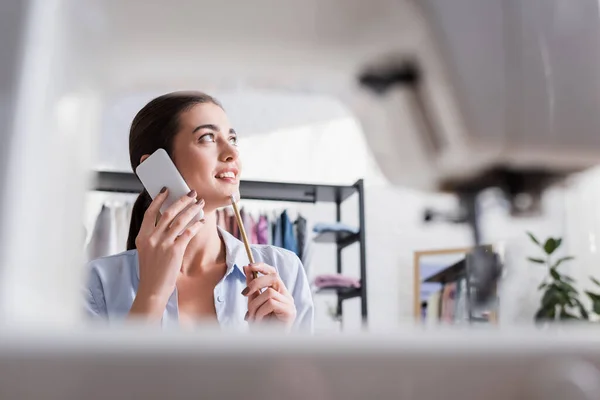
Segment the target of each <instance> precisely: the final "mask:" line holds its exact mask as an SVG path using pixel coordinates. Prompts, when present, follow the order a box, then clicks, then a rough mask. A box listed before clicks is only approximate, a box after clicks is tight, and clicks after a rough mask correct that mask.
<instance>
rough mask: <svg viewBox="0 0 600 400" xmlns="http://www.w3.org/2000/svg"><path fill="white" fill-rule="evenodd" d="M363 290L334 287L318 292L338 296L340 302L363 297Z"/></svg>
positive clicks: (318, 291) (318, 292)
mask: <svg viewBox="0 0 600 400" xmlns="http://www.w3.org/2000/svg"><path fill="white" fill-rule="evenodd" d="M361 293H362V292H361V289H360V288H354V287H350V288H346V287H343V288H336V287H332V288H322V289H319V290H317V294H337V295H338V298H339V299H340V300H348V299H353V298H355V297H360V296H361Z"/></svg>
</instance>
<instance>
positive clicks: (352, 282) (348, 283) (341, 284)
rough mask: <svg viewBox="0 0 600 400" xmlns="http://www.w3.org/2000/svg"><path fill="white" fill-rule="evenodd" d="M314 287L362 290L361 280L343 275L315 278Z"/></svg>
mask: <svg viewBox="0 0 600 400" xmlns="http://www.w3.org/2000/svg"><path fill="white" fill-rule="evenodd" d="M314 285H315V286H316V287H317V288H319V289H323V288H356V289H358V288H360V279H356V278H351V277H349V276H344V275H341V274H324V275H318V276H317V277H316V278H315V281H314Z"/></svg>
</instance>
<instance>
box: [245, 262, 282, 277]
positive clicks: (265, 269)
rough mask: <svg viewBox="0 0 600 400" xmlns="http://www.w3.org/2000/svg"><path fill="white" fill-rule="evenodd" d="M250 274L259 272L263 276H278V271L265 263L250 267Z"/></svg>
mask: <svg viewBox="0 0 600 400" xmlns="http://www.w3.org/2000/svg"><path fill="white" fill-rule="evenodd" d="M248 269H249V270H250V272H258V273H260V274H263V275H271V274H277V270H276V269H275V268H274V267H271V266H270V265H267V264H265V263H255V264H250V265H248Z"/></svg>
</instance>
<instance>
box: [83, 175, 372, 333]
mask: <svg viewBox="0 0 600 400" xmlns="http://www.w3.org/2000/svg"><path fill="white" fill-rule="evenodd" d="M92 189H93V190H97V191H105V192H120V193H140V192H141V191H142V190H143V186H142V184H141V183H140V181H139V180H138V178H137V177H136V176H135V175H134V174H132V173H127V172H111V171H100V172H96V175H95V182H94V184H93V188H92ZM240 194H241V197H242V198H244V199H251V200H266V201H290V202H300V203H319V202H325V203H335V205H336V222H341V219H342V215H341V214H342V213H341V207H342V203H343V202H344V201H346V200H347V199H348V198H350V197H351V196H352V195H354V194H356V195H358V214H359V226H358V229H359V231H358V233H347V232H324V233H322V234H320V235H318V236H317V237H316V238H315V242H317V243H335V244H336V250H337V265H336V272H337V273H339V274H341V273H342V272H343V265H342V252H343V250H344V249H345V248H347V247H348V246H350V245H352V244H356V243H357V244H358V245H359V250H360V279H361V287H360V288H359V289H354V288H341V289H323V290H319V291H318V292H317V294H319V293H332V292H333V293H335V294H336V295H337V313H338V316H339V317H341V316H342V304H343V302H344V300H348V299H352V298H356V297H360V299H361V303H360V305H361V307H360V308H361V318H362V320H363V324H366V323H367V265H366V263H367V262H366V260H367V258H366V241H365V238H366V237H365V198H364V197H365V196H364V185H363V181H362V179H361V180H359V181H357V182H356V183H355V184H354V185H351V186H338V185H320V184H305V183H288V182H262V181H241V182H240Z"/></svg>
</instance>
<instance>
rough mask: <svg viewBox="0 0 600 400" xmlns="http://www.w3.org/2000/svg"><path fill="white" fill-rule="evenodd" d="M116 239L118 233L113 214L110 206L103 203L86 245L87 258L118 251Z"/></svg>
mask: <svg viewBox="0 0 600 400" xmlns="http://www.w3.org/2000/svg"><path fill="white" fill-rule="evenodd" d="M117 240H118V235H117V228H116V223H115V218H114V214H113V212H112V210H111V208H110V207H108V206H107V205H105V204H103V205H102V209H101V210H100V213H99V214H98V217H97V218H96V224H95V225H94V230H93V232H92V237H91V239H90V242H89V243H88V246H87V257H88V259H89V260H94V259H96V258H100V257H105V256H108V255H111V254H116V253H118V250H117V248H118V246H117Z"/></svg>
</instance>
